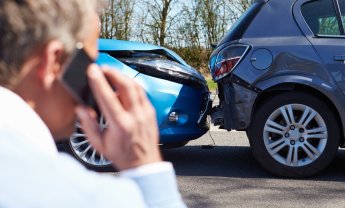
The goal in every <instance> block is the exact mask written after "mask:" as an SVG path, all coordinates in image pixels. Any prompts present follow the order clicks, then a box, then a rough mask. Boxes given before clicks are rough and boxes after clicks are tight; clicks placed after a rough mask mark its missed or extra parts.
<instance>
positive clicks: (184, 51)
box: [170, 47, 211, 75]
mask: <svg viewBox="0 0 345 208" xmlns="http://www.w3.org/2000/svg"><path fill="white" fill-rule="evenodd" d="M170 49H171V50H173V51H175V52H176V53H177V54H178V55H180V56H181V57H182V58H183V59H184V60H185V61H186V62H187V63H188V64H189V65H191V66H192V67H194V68H196V69H197V70H198V71H199V72H201V73H202V74H204V75H207V74H208V73H209V72H208V60H209V57H210V55H211V50H207V49H205V48H203V47H179V48H177V47H175V48H174V47H170Z"/></svg>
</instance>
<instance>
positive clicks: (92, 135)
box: [75, 106, 104, 152]
mask: <svg viewBox="0 0 345 208" xmlns="http://www.w3.org/2000/svg"><path fill="white" fill-rule="evenodd" d="M75 111H76V114H77V116H78V118H79V120H80V123H81V127H82V129H83V131H84V133H85V134H86V135H87V139H88V140H89V142H90V143H91V145H92V146H93V147H94V148H95V149H96V150H97V151H98V152H103V146H104V145H103V140H102V138H101V133H100V131H99V126H98V122H97V120H96V119H97V115H95V113H94V114H92V112H90V110H89V109H87V108H86V107H83V106H78V107H77V108H76V110H75Z"/></svg>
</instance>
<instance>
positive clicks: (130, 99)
mask: <svg viewBox="0 0 345 208" xmlns="http://www.w3.org/2000/svg"><path fill="white" fill-rule="evenodd" d="M103 72H104V75H105V76H106V77H107V78H108V80H109V82H110V84H111V85H113V86H114V87H115V88H116V91H117V93H118V97H119V99H120V101H121V103H122V104H123V108H125V109H127V110H132V109H133V108H135V107H136V106H138V105H141V96H142V95H141V94H142V92H141V90H142V88H141V87H140V86H139V85H138V84H137V83H135V82H134V81H133V80H132V79H130V78H128V77H125V76H124V75H122V74H121V73H119V72H117V71H115V70H111V69H107V68H103Z"/></svg>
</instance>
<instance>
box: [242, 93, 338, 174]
mask: <svg viewBox="0 0 345 208" xmlns="http://www.w3.org/2000/svg"><path fill="white" fill-rule="evenodd" d="M247 133H248V137H249V141H250V145H251V150H252V152H253V154H254V156H255V158H256V159H257V160H258V161H259V163H260V164H261V165H262V166H263V167H264V168H265V169H267V170H268V171H270V172H272V173H274V174H276V175H279V176H285V177H306V176H310V175H313V174H316V173H318V172H320V171H321V170H323V169H324V168H325V167H326V166H327V165H328V164H329V163H330V162H331V161H332V159H333V158H334V156H335V154H336V152H337V149H338V147H339V138H340V136H339V128H338V124H337V119H336V117H335V115H334V113H333V112H332V111H331V109H330V108H329V107H328V106H327V104H326V103H325V102H323V101H322V100H321V99H319V98H317V97H315V96H312V95H310V94H306V93H297V92H286V93H282V94H279V95H276V96H273V97H271V98H270V99H268V100H266V101H265V102H264V103H263V104H262V105H261V106H259V108H258V110H257V111H256V112H255V113H254V115H253V120H252V122H251V125H250V127H249V129H248V131H247Z"/></svg>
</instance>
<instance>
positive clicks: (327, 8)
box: [294, 0, 345, 94]
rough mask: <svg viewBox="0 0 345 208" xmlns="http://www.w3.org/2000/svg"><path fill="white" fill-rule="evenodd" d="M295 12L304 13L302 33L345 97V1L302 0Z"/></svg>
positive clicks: (302, 16)
mask: <svg viewBox="0 0 345 208" xmlns="http://www.w3.org/2000/svg"><path fill="white" fill-rule="evenodd" d="M296 7H298V8H296ZM294 9H295V11H294V12H295V14H296V12H297V11H296V10H297V9H298V10H299V11H300V12H299V14H301V17H300V18H296V21H297V23H298V24H299V26H300V28H301V30H302V32H303V33H304V34H305V36H306V38H307V39H308V40H309V41H310V43H311V44H312V45H313V47H314V48H315V50H316V51H317V53H318V54H319V56H320V59H321V60H322V61H323V63H324V64H325V67H326V68H327V70H328V71H329V72H330V74H331V75H332V77H333V78H334V79H335V81H336V82H337V83H338V85H339V86H340V88H341V90H342V91H343V93H344V94H345V33H344V22H345V21H344V20H345V0H313V1H310V0H309V1H299V3H296V5H295V8H294Z"/></svg>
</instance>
